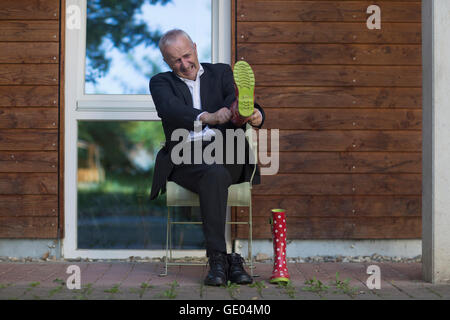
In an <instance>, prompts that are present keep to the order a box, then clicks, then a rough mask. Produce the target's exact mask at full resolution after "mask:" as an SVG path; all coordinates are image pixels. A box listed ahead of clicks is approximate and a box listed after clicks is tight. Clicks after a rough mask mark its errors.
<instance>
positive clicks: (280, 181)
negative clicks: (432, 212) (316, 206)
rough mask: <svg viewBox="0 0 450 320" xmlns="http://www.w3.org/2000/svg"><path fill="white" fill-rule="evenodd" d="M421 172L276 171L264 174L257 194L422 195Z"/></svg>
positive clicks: (257, 187) (256, 189)
mask: <svg viewBox="0 0 450 320" xmlns="http://www.w3.org/2000/svg"><path fill="white" fill-rule="evenodd" d="M421 192H422V175H421V174H416V173H395V174H378V173H374V174H344V173H334V174H329V173H323V174H309V173H305V174H277V175H270V176H263V177H262V182H261V184H259V185H255V186H254V187H253V191H252V194H254V195H420V194H421Z"/></svg>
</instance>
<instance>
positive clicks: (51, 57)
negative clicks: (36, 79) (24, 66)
mask: <svg viewBox="0 0 450 320" xmlns="http://www.w3.org/2000/svg"><path fill="white" fill-rule="evenodd" d="M0 46H1V48H2V54H1V55H0V63H58V62H59V61H58V60H59V43H57V42H0Z"/></svg>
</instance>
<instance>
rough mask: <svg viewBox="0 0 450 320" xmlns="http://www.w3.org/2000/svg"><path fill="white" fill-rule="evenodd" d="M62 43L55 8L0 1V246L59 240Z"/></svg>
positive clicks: (32, 1) (42, 1)
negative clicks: (13, 240) (2, 241)
mask: <svg viewBox="0 0 450 320" xmlns="http://www.w3.org/2000/svg"><path fill="white" fill-rule="evenodd" d="M60 43H61V42H60V1H59V0H2V1H0V48H1V49H0V238H45V239H51V238H57V237H58V236H60V235H59V234H58V233H59V229H58V222H59V210H58V204H59V200H58V199H59V197H60V196H62V195H61V194H60V192H59V185H60V180H61V181H62V178H63V177H62V174H61V172H60V170H62V169H61V168H62V166H61V164H62V162H61V161H60V160H61V159H62V155H61V154H60V145H59V143H60V140H61V139H60V138H62V134H61V131H60V116H61V115H60V113H59V110H60V96H61V95H60V89H61V85H60V79H62V78H61V77H60V71H61V70H62V65H61V61H60V60H61V59H60ZM60 135H61V136H60Z"/></svg>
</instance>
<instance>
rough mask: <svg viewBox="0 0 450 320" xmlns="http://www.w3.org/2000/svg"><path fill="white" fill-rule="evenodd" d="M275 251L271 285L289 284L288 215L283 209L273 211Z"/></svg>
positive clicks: (272, 222) (272, 223)
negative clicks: (287, 256)
mask: <svg viewBox="0 0 450 320" xmlns="http://www.w3.org/2000/svg"><path fill="white" fill-rule="evenodd" d="M270 223H271V225H272V240H273V251H274V264H273V272H272V276H271V277H270V280H269V282H270V283H289V282H290V281H291V280H290V276H289V272H288V269H287V264H286V213H285V212H284V210H283V209H273V210H272V217H271V221H270Z"/></svg>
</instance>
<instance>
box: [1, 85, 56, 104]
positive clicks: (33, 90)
mask: <svg viewBox="0 0 450 320" xmlns="http://www.w3.org/2000/svg"><path fill="white" fill-rule="evenodd" d="M57 106H58V87H57V86H0V107H57Z"/></svg>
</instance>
